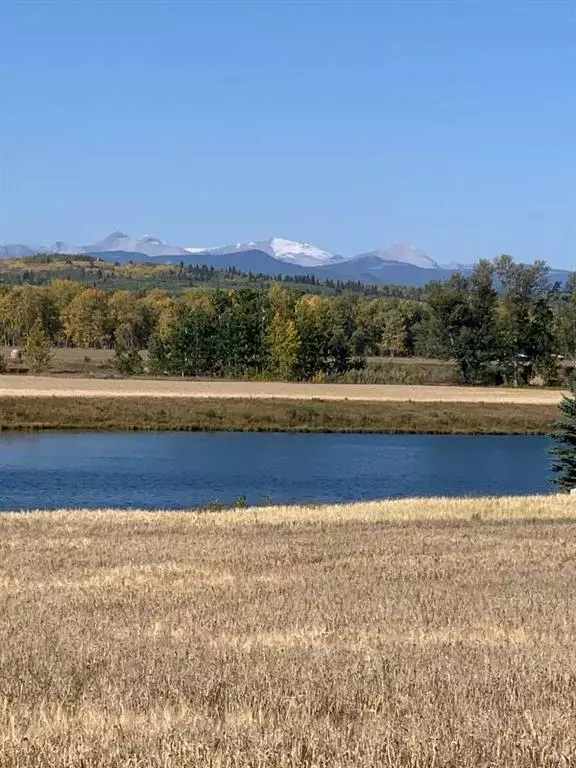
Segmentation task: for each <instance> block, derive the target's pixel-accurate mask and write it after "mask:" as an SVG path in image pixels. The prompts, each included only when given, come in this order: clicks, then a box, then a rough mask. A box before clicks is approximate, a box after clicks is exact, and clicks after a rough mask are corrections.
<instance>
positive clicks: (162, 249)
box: [83, 231, 188, 258]
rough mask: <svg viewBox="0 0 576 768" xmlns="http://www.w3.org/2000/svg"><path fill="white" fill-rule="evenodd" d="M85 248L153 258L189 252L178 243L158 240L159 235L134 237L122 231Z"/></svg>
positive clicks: (89, 250) (87, 251) (86, 251)
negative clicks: (138, 254) (137, 254)
mask: <svg viewBox="0 0 576 768" xmlns="http://www.w3.org/2000/svg"><path fill="white" fill-rule="evenodd" d="M83 250H84V252H85V253H110V252H113V251H124V252H126V253H141V254H144V256H150V257H152V258H153V257H155V256H186V254H187V253H188V251H186V249H184V248H180V246H177V245H169V244H168V243H165V242H163V241H162V240H158V238H157V237H152V235H144V237H140V238H134V237H130V235H127V234H125V233H124V232H120V231H117V232H112V234H111V235H108V237H105V238H104V240H99V241H98V242H97V243H92V244H91V245H85V246H84V248H83Z"/></svg>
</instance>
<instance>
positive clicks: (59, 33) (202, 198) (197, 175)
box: [0, 0, 576, 268]
mask: <svg viewBox="0 0 576 768" xmlns="http://www.w3.org/2000/svg"><path fill="white" fill-rule="evenodd" d="M575 8H576V6H575V4H574V3H573V2H572V0H570V2H568V1H566V2H564V1H557V2H554V0H545V1H544V2H511V1H510V0H499V1H497V0H456V1H455V2H434V1H433V0H429V1H428V2H378V1H377V0H373V1H372V2H362V0H353V1H352V2H348V1H347V0H340V1H336V0H320V1H319V2H306V1H305V0H296V1H295V2H284V1H283V0H268V2H245V1H243V0H231V2H224V1H222V2H218V1H217V0H213V1H212V2H187V1H186V0H172V1H170V0H168V1H166V2H155V1H153V0H149V1H148V2H138V1H137V0H132V2H119V1H112V0H107V1H106V0H100V1H97V0H76V1H64V0H51V1H50V0H47V1H46V2H37V1H35V0H22V2H15V1H14V0H3V2H1V3H0V29H1V35H2V43H1V45H0V97H1V104H0V152H1V155H0V162H1V175H0V241H1V242H42V243H50V242H52V241H54V240H56V239H60V238H62V239H67V240H68V241H70V242H75V243H85V242H90V241H93V240H95V239H100V238H101V237H103V236H104V235H106V234H108V233H109V232H110V231H112V230H114V229H117V228H120V229H123V230H125V231H127V232H129V233H130V234H132V235H141V234H145V233H151V234H155V235H157V236H159V237H161V238H162V239H164V240H167V241H169V242H172V243H177V244H180V245H184V246H208V245H218V244H226V243H230V242H236V241H243V240H251V239H260V238H265V237H270V236H278V237H287V238H291V239H301V240H308V241H310V242H313V243H314V244H316V245H318V246H320V247H323V248H326V249H329V250H332V251H335V252H338V253H341V254H343V255H345V256H351V255H354V254H356V253H359V252H361V251H366V250H369V249H372V248H375V247H377V246H380V245H386V244H389V243H391V242H396V241H406V242H410V243H413V244H414V245H416V246H418V247H420V248H422V249H423V250H424V251H426V252H427V253H428V254H429V255H430V256H432V257H433V258H435V259H437V260H438V261H441V262H446V261H451V260H457V261H471V260H475V259H478V258H482V257H491V256H494V255H496V254H498V253H502V252H507V253H511V254H512V255H514V256H515V257H516V258H517V259H518V260H521V261H530V260H532V259H534V258H546V259H548V260H549V261H551V262H552V263H553V264H554V265H555V266H563V267H569V268H574V267H576V249H575V247H574V243H575V234H576V224H575V216H574V214H575V212H576V182H575V174H576V159H575V153H576V142H575V136H576V130H575V128H576V115H575V109H574V101H575V78H574V73H575V72H576V54H575V53H574V50H573V49H574V45H573V43H574V35H575V33H576V10H575Z"/></svg>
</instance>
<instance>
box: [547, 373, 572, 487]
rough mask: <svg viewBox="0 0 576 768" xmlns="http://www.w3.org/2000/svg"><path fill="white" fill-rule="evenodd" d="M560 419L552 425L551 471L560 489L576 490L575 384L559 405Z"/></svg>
mask: <svg viewBox="0 0 576 768" xmlns="http://www.w3.org/2000/svg"><path fill="white" fill-rule="evenodd" d="M559 408H560V413H561V417H560V419H559V420H558V421H557V422H556V423H555V425H554V434H553V438H554V442H555V445H554V447H553V448H552V451H551V452H552V454H553V456H554V464H553V466H552V471H553V472H556V473H557V477H556V478H555V480H554V482H555V483H556V485H558V486H560V488H564V489H565V490H571V489H572V488H576V384H574V383H572V384H570V392H569V393H568V395H565V396H564V397H563V398H562V401H561V403H560V406H559Z"/></svg>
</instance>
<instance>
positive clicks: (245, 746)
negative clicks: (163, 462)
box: [0, 496, 576, 768]
mask: <svg viewBox="0 0 576 768" xmlns="http://www.w3.org/2000/svg"><path fill="white" fill-rule="evenodd" d="M575 637H576V500H574V498H571V497H569V496H550V497H533V498H507V499H468V500H446V499H432V500H404V501H393V502H374V503H363V504H356V505H346V506H335V507H312V508H299V507H292V508H280V507H278V508H269V509H246V510H229V511H224V512H217V513H170V512H158V513H147V512H115V511H112V510H110V511H100V512H87V511H75V512H67V511H62V512H38V513H30V514H22V513H18V514H9V513H8V514H2V515H0V766H2V768H16V767H18V768H22V767H30V768H40V767H42V768H63V767H64V766H66V767H67V768H72V766H74V768H77V767H80V766H83V767H84V768H96V767H98V768H128V767H130V768H152V767H153V768H180V766H183V767H186V766H195V767H196V766H198V767H200V766H208V767H210V766H220V767H221V768H222V767H228V766H229V767H230V768H232V766H234V767H235V768H260V767H261V768H264V766H266V767H268V766H270V767H272V768H277V767H278V768H280V767H281V766H282V767H286V768H288V767H296V766H306V767H307V768H313V767H314V768H319V767H320V768H327V767H328V766H334V767H335V768H343V767H344V766H347V767H348V766H350V767H352V766H360V767H361V768H364V767H366V768H367V767H368V766H393V767H394V768H408V767H410V768H424V767H425V768H432V766H436V767H440V766H448V767H452V768H482V767H485V768H488V766H490V767H491V768H493V767H495V766H502V767H504V766H506V768H508V767H510V768H524V767H525V766H570V765H573V764H574V762H575V761H576V653H575V650H574V638H575Z"/></svg>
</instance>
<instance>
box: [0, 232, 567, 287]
mask: <svg viewBox="0 0 576 768" xmlns="http://www.w3.org/2000/svg"><path fill="white" fill-rule="evenodd" d="M38 253H62V254H66V255H75V254H90V255H92V256H94V257H97V258H101V259H104V260H108V261H118V262H120V263H127V262H128V261H133V262H136V263H142V262H144V263H159V264H166V263H168V264H180V263H182V262H183V263H184V264H197V265H200V264H207V265H208V266H213V267H214V268H215V269H228V268H229V267H235V268H236V269H238V270H241V271H243V272H253V273H258V272H259V273H264V274H267V275H272V276H276V275H291V276H296V275H303V274H314V275H316V276H317V277H319V278H321V279H332V280H344V281H346V280H359V281H361V282H364V283H387V284H392V285H408V286H423V285H426V284H427V283H429V282H430V281H432V280H445V279H447V278H448V277H450V275H451V274H454V272H457V271H458V272H463V273H465V274H466V273H469V272H470V271H471V269H472V266H471V265H467V264H459V263H451V264H446V265H440V264H438V262H436V261H434V259H432V258H430V257H429V256H427V255H426V254H425V253H424V252H423V251H421V250H419V249H418V248H415V247H414V246H412V245H408V244H406V243H396V244H394V245H390V246H387V247H383V248H377V249H375V250H373V251H368V252H366V253H360V254H358V255H357V256H354V257H352V258H348V259H346V258H344V257H343V256H340V255H338V254H335V253H331V252H330V251H326V250H323V249H322V248H318V247H316V246H314V245H312V244H311V243H305V242H299V241H296V240H286V239H284V238H280V237H272V238H270V239H268V240H254V241H250V242H246V243H236V244H233V245H225V246H217V247H211V248H195V247H181V246H177V245H171V244H169V243H165V242H163V241H162V240H159V239H158V238H156V237H153V236H151V235H144V236H143V237H140V238H133V237H131V236H130V235H127V234H126V233H125V232H121V231H116V232H112V233H111V234H110V235H108V237H105V238H104V239H103V240H99V241H97V242H95V243H90V244H88V245H76V244H73V243H69V242H66V241H62V240H58V241H56V242H55V243H53V244H52V245H50V246H37V245H36V246H35V245H24V244H21V243H15V244H10V245H0V259H7V258H23V257H26V256H33V255H34V254H38ZM568 274H569V273H568V272H566V271H564V270H553V271H552V272H551V274H550V277H551V279H552V280H560V281H561V282H565V280H566V279H567V276H568Z"/></svg>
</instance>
